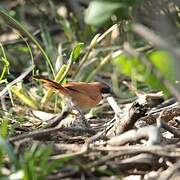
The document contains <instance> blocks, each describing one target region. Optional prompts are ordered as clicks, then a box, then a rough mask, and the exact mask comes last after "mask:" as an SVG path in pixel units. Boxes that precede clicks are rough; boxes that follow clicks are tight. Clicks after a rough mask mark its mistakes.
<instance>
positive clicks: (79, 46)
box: [70, 43, 84, 61]
mask: <svg viewBox="0 0 180 180" xmlns="http://www.w3.org/2000/svg"><path fill="white" fill-rule="evenodd" d="M83 47H84V43H78V44H77V45H76V46H75V47H74V49H73V50H72V52H71V55H70V59H72V60H73V61H76V60H77V58H78V57H79V55H80V54H81V51H82V49H83Z"/></svg>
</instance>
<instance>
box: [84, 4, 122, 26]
mask: <svg viewBox="0 0 180 180" xmlns="http://www.w3.org/2000/svg"><path fill="white" fill-rule="evenodd" d="M122 7H124V5H123V4H122V3H119V2H110V1H103V2H102V1H92V2H90V4H89V7H88V9H87V12H86V14H85V21H86V23H87V24H91V25H95V26H98V25H101V24H103V23H105V22H106V21H107V20H108V19H109V18H110V17H111V15H112V14H113V13H114V12H115V11H116V10H117V9H119V8H122Z"/></svg>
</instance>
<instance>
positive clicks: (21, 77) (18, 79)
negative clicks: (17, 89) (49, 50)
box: [0, 65, 34, 97]
mask: <svg viewBox="0 0 180 180" xmlns="http://www.w3.org/2000/svg"><path fill="white" fill-rule="evenodd" d="M33 69H34V65H31V66H30V67H29V68H28V69H26V70H25V72H23V73H22V74H21V75H20V76H19V77H17V78H16V79H15V80H13V81H12V82H10V83H9V84H7V85H6V87H5V88H4V89H3V90H2V91H1V92H0V97H1V96H3V95H4V94H5V93H6V92H7V91H8V90H9V89H10V88H11V86H13V85H14V84H16V83H18V82H19V81H22V80H23V79H24V78H25V77H26V76H27V75H28V74H29V73H30V72H31V71H32V70H33Z"/></svg>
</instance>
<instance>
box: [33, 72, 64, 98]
mask: <svg viewBox="0 0 180 180" xmlns="http://www.w3.org/2000/svg"><path fill="white" fill-rule="evenodd" d="M33 79H38V80H40V81H42V82H43V83H44V86H45V87H46V88H48V89H52V90H54V91H59V92H60V93H62V94H67V89H66V88H64V87H63V86H62V85H61V84H59V83H57V82H55V81H52V80H50V79H47V78H46V77H44V76H40V75H39V76H33Z"/></svg>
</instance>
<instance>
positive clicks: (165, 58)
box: [150, 50, 176, 82]
mask: <svg viewBox="0 0 180 180" xmlns="http://www.w3.org/2000/svg"><path fill="white" fill-rule="evenodd" d="M150 58H151V60H152V62H153V64H154V65H155V67H156V68H157V69H158V70H159V71H160V72H161V73H162V75H163V76H164V77H165V78H166V79H168V80H170V81H172V82H173V81H175V80H176V78H175V72H174V67H173V61H172V57H171V56H170V54H169V53H168V52H166V51H161V50H158V51H154V52H152V53H151V54H150Z"/></svg>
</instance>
